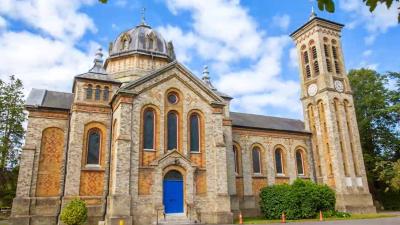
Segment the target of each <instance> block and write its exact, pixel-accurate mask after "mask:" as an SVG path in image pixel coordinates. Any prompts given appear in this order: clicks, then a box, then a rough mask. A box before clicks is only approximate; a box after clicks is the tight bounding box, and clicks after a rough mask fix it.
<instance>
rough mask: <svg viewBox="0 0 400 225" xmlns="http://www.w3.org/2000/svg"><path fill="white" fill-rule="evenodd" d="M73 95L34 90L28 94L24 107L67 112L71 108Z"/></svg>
mask: <svg viewBox="0 0 400 225" xmlns="http://www.w3.org/2000/svg"><path fill="white" fill-rule="evenodd" d="M73 99H74V94H72V93H65V92H58V91H49V90H44V89H35V88H33V89H32V91H31V92H30V93H29V96H28V98H27V99H26V102H25V106H26V107H27V108H53V109H62V110H69V109H70V108H71V104H72V101H73Z"/></svg>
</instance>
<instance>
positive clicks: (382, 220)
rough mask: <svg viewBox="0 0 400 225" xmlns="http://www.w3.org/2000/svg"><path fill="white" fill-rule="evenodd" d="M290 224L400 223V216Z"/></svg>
mask: <svg viewBox="0 0 400 225" xmlns="http://www.w3.org/2000/svg"><path fill="white" fill-rule="evenodd" d="M278 224H279V225H282V223H268V224H265V225H278ZM287 224H288V225H308V224H310V225H400V217H390V218H380V219H362V220H336V221H325V222H293V223H292V222H291V223H287Z"/></svg>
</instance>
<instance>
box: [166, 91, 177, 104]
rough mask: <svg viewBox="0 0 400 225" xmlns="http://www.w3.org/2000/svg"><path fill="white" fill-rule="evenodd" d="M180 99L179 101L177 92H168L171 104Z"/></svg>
mask: <svg viewBox="0 0 400 225" xmlns="http://www.w3.org/2000/svg"><path fill="white" fill-rule="evenodd" d="M178 101H179V99H178V96H177V94H176V93H175V92H171V93H169V94H168V102H169V103H170V104H176V103H178Z"/></svg>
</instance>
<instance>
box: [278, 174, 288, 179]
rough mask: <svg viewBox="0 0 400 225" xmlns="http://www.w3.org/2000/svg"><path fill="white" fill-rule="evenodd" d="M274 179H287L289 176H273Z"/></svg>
mask: <svg viewBox="0 0 400 225" xmlns="http://www.w3.org/2000/svg"><path fill="white" fill-rule="evenodd" d="M275 178H278V179H279V178H283V179H289V176H285V174H277V175H276V176H275Z"/></svg>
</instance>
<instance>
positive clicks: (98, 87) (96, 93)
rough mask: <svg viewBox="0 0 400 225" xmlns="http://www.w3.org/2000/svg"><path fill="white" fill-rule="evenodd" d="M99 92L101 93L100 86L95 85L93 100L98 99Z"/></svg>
mask: <svg viewBox="0 0 400 225" xmlns="http://www.w3.org/2000/svg"><path fill="white" fill-rule="evenodd" d="M100 93H101V90H100V86H98V85H97V86H96V91H95V93H94V99H95V100H100Z"/></svg>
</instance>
